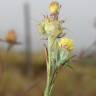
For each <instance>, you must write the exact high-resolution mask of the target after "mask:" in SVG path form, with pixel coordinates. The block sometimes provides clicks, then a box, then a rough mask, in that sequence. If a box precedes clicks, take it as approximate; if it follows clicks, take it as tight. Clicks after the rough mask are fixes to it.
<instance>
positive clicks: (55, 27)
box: [39, 1, 74, 51]
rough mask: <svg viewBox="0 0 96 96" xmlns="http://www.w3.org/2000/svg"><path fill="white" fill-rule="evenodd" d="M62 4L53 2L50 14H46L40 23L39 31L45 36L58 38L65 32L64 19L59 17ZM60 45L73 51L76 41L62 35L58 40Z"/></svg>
mask: <svg viewBox="0 0 96 96" xmlns="http://www.w3.org/2000/svg"><path fill="white" fill-rule="evenodd" d="M60 8H61V5H60V4H59V3H58V2H57V1H53V2H51V4H50V5H49V11H50V13H51V14H50V16H48V15H47V16H44V19H43V20H42V22H41V23H40V24H39V31H40V32H41V33H42V34H43V35H45V36H49V35H51V36H53V37H54V38H58V37H60V36H62V34H64V28H63V23H64V20H60V19H59V12H60ZM58 44H59V47H61V48H65V49H67V50H68V51H72V50H73V48H74V43H73V41H72V40H71V39H69V38H67V37H62V38H61V39H60V40H59V41H58Z"/></svg>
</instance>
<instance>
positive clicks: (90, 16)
mask: <svg viewBox="0 0 96 96" xmlns="http://www.w3.org/2000/svg"><path fill="white" fill-rule="evenodd" d="M51 1H52V0H0V38H3V39H4V38H5V35H6V32H7V31H8V30H11V29H14V30H16V33H17V36H18V41H21V42H22V43H23V44H22V45H20V46H15V49H21V50H23V49H24V46H25V43H24V42H25V25H24V24H25V19H24V4H25V3H29V6H30V24H31V36H32V37H31V40H32V49H33V50H34V51H37V50H38V49H42V48H43V43H44V41H42V40H40V39H41V36H40V33H39V32H38V23H39V22H40V21H41V20H42V18H43V15H44V14H45V15H47V14H49V11H48V5H49V4H50V2H51ZM57 1H58V2H59V3H60V4H61V5H62V8H61V12H60V18H61V19H64V20H65V21H66V22H65V24H64V27H66V28H67V29H68V30H65V32H66V33H67V37H70V38H72V39H73V41H74V43H75V48H76V50H78V49H82V48H88V47H89V46H90V45H91V44H92V43H93V42H94V40H95V38H96V29H95V28H94V26H93V24H94V18H95V17H96V10H95V9H96V0H57ZM0 46H5V47H6V46H7V45H6V44H2V43H1V44H0Z"/></svg>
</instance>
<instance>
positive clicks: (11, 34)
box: [0, 30, 21, 52]
mask: <svg viewBox="0 0 96 96" xmlns="http://www.w3.org/2000/svg"><path fill="white" fill-rule="evenodd" d="M0 41H3V42H6V43H8V48H7V52H9V51H10V49H11V48H12V47H13V46H14V45H18V44H21V42H18V41H17V35H16V32H15V31H14V30H10V31H8V32H7V34H6V38H5V40H2V39H0Z"/></svg>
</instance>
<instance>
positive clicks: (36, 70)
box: [0, 49, 96, 96]
mask: <svg viewBox="0 0 96 96" xmlns="http://www.w3.org/2000/svg"><path fill="white" fill-rule="evenodd" d="M41 53H42V52H40V53H37V54H34V53H33V55H32V68H31V69H32V70H31V71H30V72H31V75H28V74H27V73H26V71H27V70H26V68H27V64H26V63H25V62H26V61H25V60H26V59H25V57H26V56H25V53H24V52H14V51H11V52H10V53H9V54H7V53H6V51H5V50H4V49H0V96H43V90H44V87H45V82H46V64H45V58H44V53H42V54H41ZM70 65H71V66H72V69H71V68H68V67H64V68H62V69H61V70H60V72H59V74H58V77H57V79H56V89H55V96H96V54H95V53H94V52H93V53H91V54H89V55H85V56H84V54H81V53H80V54H79V55H78V56H77V57H76V58H75V59H74V60H73V61H72V62H70Z"/></svg>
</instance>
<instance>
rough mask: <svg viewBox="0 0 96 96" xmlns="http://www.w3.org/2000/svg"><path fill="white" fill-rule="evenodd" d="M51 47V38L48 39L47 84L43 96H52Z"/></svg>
mask: <svg viewBox="0 0 96 96" xmlns="http://www.w3.org/2000/svg"><path fill="white" fill-rule="evenodd" d="M51 46H52V37H49V38H48V64H47V84H46V88H45V92H44V96H53V90H54V83H51V82H52V80H53V78H54V76H53V75H52V73H53V72H52V64H53V62H52V60H51V59H52V58H51V50H52V48H51Z"/></svg>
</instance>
